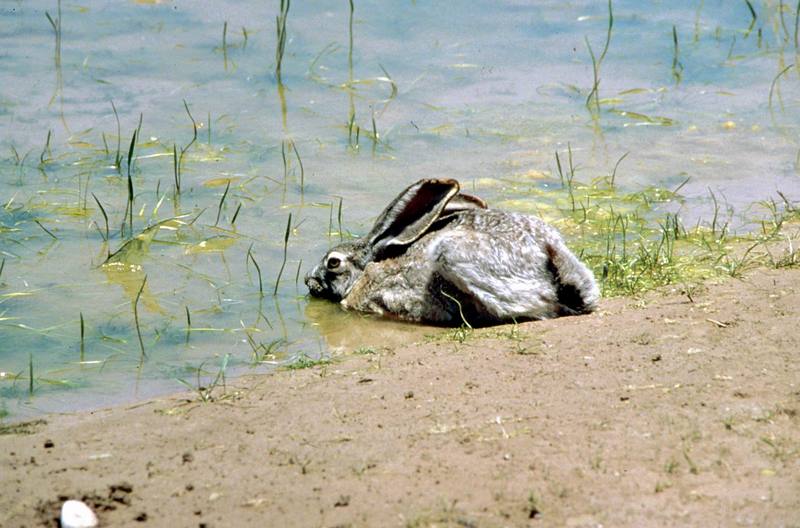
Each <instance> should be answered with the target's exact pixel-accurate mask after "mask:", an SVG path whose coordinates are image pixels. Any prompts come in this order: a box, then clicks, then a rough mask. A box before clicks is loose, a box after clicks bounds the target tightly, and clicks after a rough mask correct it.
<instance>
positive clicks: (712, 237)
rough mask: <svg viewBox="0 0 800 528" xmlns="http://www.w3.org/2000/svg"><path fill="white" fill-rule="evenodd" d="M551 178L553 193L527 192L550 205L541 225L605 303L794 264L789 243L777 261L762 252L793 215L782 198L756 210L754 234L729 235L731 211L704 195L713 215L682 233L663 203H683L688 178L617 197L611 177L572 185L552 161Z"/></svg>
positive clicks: (570, 173)
mask: <svg viewBox="0 0 800 528" xmlns="http://www.w3.org/2000/svg"><path fill="white" fill-rule="evenodd" d="M622 159H624V156H623V157H622V158H620V160H622ZM618 165H619V161H618V162H617V165H616V166H618ZM616 166H615V167H616ZM613 174H614V172H612V175H613ZM554 177H557V178H558V181H560V182H561V189H560V190H559V191H558V192H555V193H554V191H553V189H552V188H551V189H550V190H548V191H538V190H529V191H528V192H529V193H532V198H533V197H534V196H535V197H536V198H534V199H536V200H537V201H539V200H541V201H552V202H553V203H554V205H555V207H556V209H555V211H554V212H553V213H551V215H553V216H552V217H550V218H547V220H548V221H551V222H552V223H554V224H555V225H557V227H558V228H559V229H560V230H561V231H562V232H563V233H564V234H565V236H566V237H567V239H568V240H569V242H570V245H571V246H572V247H573V249H574V250H575V251H576V253H578V254H579V255H580V256H581V258H582V259H583V260H585V261H586V262H587V263H588V264H589V266H590V267H591V268H592V269H593V271H594V273H595V276H596V277H597V279H598V281H599V283H600V285H601V289H602V292H603V295H604V296H606V297H610V296H618V295H636V294H639V293H641V292H643V291H647V290H651V289H654V288H657V287H660V286H665V285H669V284H680V283H687V284H689V283H695V282H700V281H702V280H704V279H707V278H711V277H716V276H731V277H738V276H741V274H742V273H744V272H745V271H746V270H748V269H751V268H752V267H754V266H756V265H768V266H773V267H774V266H777V265H779V263H788V264H791V263H793V262H794V259H795V258H796V257H795V256H793V255H794V252H795V250H794V246H793V245H791V241H790V243H789V246H788V250H787V251H786V252H785V253H786V254H785V255H784V256H783V257H780V258H776V257H774V256H770V253H769V250H768V245H769V244H772V243H775V242H776V241H780V240H781V238H780V237H781V232H782V228H783V227H784V225H785V224H786V222H787V221H790V220H794V219H795V218H796V217H797V216H800V213H797V207H796V206H795V205H794V204H792V203H791V202H790V201H789V200H788V199H787V198H786V196H785V195H783V194H782V193H779V197H780V199H781V202H777V201H775V200H767V201H765V202H763V203H762V204H761V208H762V210H764V211H765V212H766V213H767V214H766V218H762V219H761V220H760V222H759V225H760V227H761V230H760V232H750V233H747V234H743V235H736V234H732V233H731V230H730V217H731V215H732V214H733V213H732V211H730V210H728V211H727V214H726V215H723V211H722V205H721V204H720V203H719V201H718V199H717V196H716V195H715V193H713V192H712V191H710V190H709V201H710V202H711V205H712V211H711V214H710V217H709V220H708V221H706V222H703V221H698V222H697V224H696V225H695V226H693V227H691V228H687V227H686V226H685V225H684V224H683V222H682V220H681V218H680V216H679V215H678V214H677V213H672V212H668V211H664V208H665V206H667V205H668V204H670V203H680V202H681V201H682V197H681V196H680V194H679V191H680V189H681V188H682V187H683V186H684V185H685V183H686V181H688V180H686V181H684V182H683V183H681V184H680V185H679V186H678V187H677V188H676V189H674V190H668V189H662V188H656V187H650V188H645V189H642V190H640V191H636V192H632V191H624V190H622V189H620V188H619V185H617V184H616V183H615V182H614V178H613V176H612V177H611V178H609V177H599V178H596V179H594V180H592V181H591V182H589V183H583V182H581V181H578V179H577V178H576V176H575V170H574V166H573V165H572V162H570V164H569V166H568V167H567V168H566V169H565V167H563V166H562V162H561V159H560V157H559V156H558V155H557V156H556V175H555V176H554ZM612 182H614V183H612ZM545 192H546V195H545Z"/></svg>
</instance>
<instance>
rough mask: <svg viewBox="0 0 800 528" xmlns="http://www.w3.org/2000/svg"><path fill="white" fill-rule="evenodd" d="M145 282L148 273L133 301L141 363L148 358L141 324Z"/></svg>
mask: <svg viewBox="0 0 800 528" xmlns="http://www.w3.org/2000/svg"><path fill="white" fill-rule="evenodd" d="M145 284H147V275H145V276H144V279H143V280H142V285H141V286H140V287H139V291H138V292H137V293H136V299H135V300H134V301H133V320H134V323H135V324H136V335H137V336H138V337H139V350H140V351H141V355H140V356H139V365H141V364H142V363H144V360H145V359H146V358H147V353H146V352H145V351H144V341H143V340H142V329H141V327H140V326H139V298H140V297H141V296H142V292H143V291H144V286H145Z"/></svg>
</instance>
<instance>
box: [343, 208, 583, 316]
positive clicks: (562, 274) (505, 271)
mask: <svg viewBox="0 0 800 528" xmlns="http://www.w3.org/2000/svg"><path fill="white" fill-rule="evenodd" d="M440 223H441V224H444V225H443V226H442V227H439V228H436V229H434V230H432V231H431V232H430V233H428V234H426V235H425V236H424V237H422V238H421V239H419V240H418V241H417V242H416V243H414V244H413V245H412V246H411V247H409V248H408V249H407V250H406V251H405V253H403V254H401V255H399V256H396V257H394V258H388V259H386V260H381V261H377V262H372V263H370V264H369V265H368V266H367V267H366V268H365V272H364V274H363V275H362V277H361V278H360V279H359V281H358V282H357V283H356V285H355V286H354V287H353V289H352V290H351V292H350V293H349V295H348V296H347V297H346V298H345V299H344V300H343V301H342V303H343V305H344V306H345V307H347V308H352V309H357V310H360V311H366V312H373V313H380V314H384V315H390V316H391V315H393V316H395V317H398V318H401V319H406V320H410V321H428V322H435V323H442V324H459V323H460V322H461V318H462V315H463V317H464V318H465V319H466V320H467V321H468V322H469V323H470V324H473V325H484V324H494V323H498V322H510V321H514V320H526V319H546V318H550V317H556V316H559V315H567V314H577V313H587V312H591V311H593V310H594V309H595V307H596V304H597V300H598V298H599V291H598V289H597V286H596V284H595V281H594V277H593V275H592V273H591V271H589V269H588V268H586V266H585V265H584V264H583V263H581V262H580V261H579V260H578V259H577V258H576V257H575V256H574V255H573V254H572V253H571V252H570V251H569V249H567V247H566V245H565V244H564V241H563V239H562V238H561V235H560V234H559V233H558V231H557V230H556V229H555V228H553V227H552V226H549V225H548V224H546V223H544V222H542V221H541V220H539V219H536V218H533V217H530V216H527V215H523V214H518V213H507V212H502V211H493V210H468V211H461V212H458V213H457V214H454V215H450V216H449V217H446V218H443V219H442V220H441V221H440Z"/></svg>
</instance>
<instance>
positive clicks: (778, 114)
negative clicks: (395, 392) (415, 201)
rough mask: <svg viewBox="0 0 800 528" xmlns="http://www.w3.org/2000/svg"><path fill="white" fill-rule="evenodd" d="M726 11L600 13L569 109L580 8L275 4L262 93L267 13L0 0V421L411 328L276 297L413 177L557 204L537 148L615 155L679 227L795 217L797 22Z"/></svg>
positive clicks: (296, 296)
mask: <svg viewBox="0 0 800 528" xmlns="http://www.w3.org/2000/svg"><path fill="white" fill-rule="evenodd" d="M752 6H753V8H754V13H755V18H754V17H753V14H751V12H750V10H749V8H748V5H747V3H746V2H729V1H724V0H718V1H702V0H701V1H673V2H661V1H653V2H647V3H642V2H634V1H616V2H614V3H613V26H612V31H611V39H610V41H609V45H608V49H607V53H606V54H605V56H604V57H603V60H602V61H601V62H600V63H599V67H598V79H599V84H598V91H597V94H598V97H597V99H596V100H590V101H589V103H588V104H587V97H589V95H590V92H591V90H592V86H593V84H594V75H593V67H592V59H591V55H590V51H589V47H588V46H587V43H588V45H590V46H591V51H592V53H594V55H595V58H596V60H597V59H599V57H600V55H601V53H602V51H603V48H604V44H605V42H606V38H607V34H608V27H609V24H608V22H609V12H608V4H607V3H605V2H599V1H595V2H588V1H572V2H563V1H537V2H524V1H505V2H503V1H486V2H483V1H478V2H475V1H470V2H455V3H453V2H422V1H420V2H362V1H360V0H355V1H354V8H355V9H354V12H353V13H352V16H351V11H350V4H349V3H348V2H344V1H339V2H328V1H318V2H294V3H293V4H291V9H290V11H289V13H288V18H287V40H286V44H285V55H284V58H283V61H282V75H281V81H282V83H281V84H279V83H278V81H277V79H276V75H275V65H276V55H275V42H276V31H275V27H276V16H277V15H278V11H279V2H278V1H275V2H266V3H265V2H245V1H235V2H234V1H229V2H223V1H214V2H199V1H191V2H190V1H185V2H184V1H176V2H155V1H136V2H122V1H120V2H113V3H112V2H86V3H72V2H63V3H61V4H60V5H59V4H58V3H57V2H55V1H52V2H39V1H18V2H17V1H6V2H3V3H2V5H0V131H1V133H0V158H2V159H1V160H0V197H1V198H2V208H0V254H1V255H0V258H2V259H4V262H5V264H4V267H3V270H2V274H1V275H0V376H1V377H0V400H1V401H2V403H0V412H2V413H8V414H10V415H11V416H13V417H21V416H28V415H34V414H38V413H41V412H44V411H52V410H70V409H76V408H86V407H95V406H102V405H107V404H110V403H115V402H125V401H132V400H135V399H137V398H141V397H145V396H148V395H152V394H157V393H163V392H167V391H171V390H175V389H179V388H182V385H181V383H180V382H179V381H178V380H179V379H180V380H184V381H186V382H187V383H190V384H195V385H196V384H197V383H198V382H197V379H198V378H197V374H198V373H197V371H198V369H201V374H202V376H201V381H202V380H205V379H208V377H209V376H213V375H214V374H216V372H217V371H218V370H219V368H220V366H221V365H222V364H223V362H224V361H225V360H224V358H225V356H226V354H229V356H228V359H227V369H228V374H229V375H231V374H235V373H239V372H246V371H249V370H250V369H254V370H256V371H263V370H268V369H270V368H274V364H279V363H285V362H291V361H292V360H293V359H294V358H297V357H299V356H302V355H307V356H309V357H311V358H318V357H321V356H327V355H329V354H331V353H338V352H348V351H352V350H355V349H358V348H363V347H378V346H382V345H384V344H391V343H392V342H403V341H406V340H409V339H416V338H419V336H420V335H422V334H424V333H426V332H427V333H429V332H431V331H432V330H430V329H428V330H425V329H418V328H416V327H410V326H408V325H393V324H388V323H381V322H375V321H371V320H364V319H362V318H361V317H359V316H355V315H350V314H342V313H340V312H339V311H338V309H337V308H336V307H332V306H329V305H327V304H325V303H318V302H313V303H309V302H308V301H307V300H306V298H305V287H304V286H303V285H302V280H300V281H299V282H298V281H297V280H296V277H297V274H298V273H300V275H301V276H302V273H303V272H304V271H305V270H306V269H307V268H308V267H310V265H311V264H312V263H313V262H314V261H316V259H317V258H319V256H321V254H322V252H324V250H325V249H326V248H327V247H329V245H331V244H334V243H336V242H338V241H339V240H340V238H341V237H344V236H349V235H350V234H351V233H352V234H360V233H363V232H365V231H366V230H367V229H368V228H369V223H370V221H371V220H372V219H373V218H374V217H375V215H376V214H377V213H378V212H379V211H380V209H381V208H382V207H383V205H384V204H385V203H386V202H387V201H388V200H389V199H390V198H391V197H392V196H393V195H394V194H395V193H396V192H398V190H399V189H401V188H403V187H404V186H405V185H406V184H408V183H409V182H411V181H414V180H416V179H418V178H420V177H424V176H446V177H457V178H460V179H461V180H462V182H463V184H464V186H465V187H467V188H469V189H473V190H474V192H476V193H478V194H480V195H481V196H483V197H484V198H486V199H488V200H489V201H490V203H492V204H500V205H502V206H506V207H509V208H518V209H523V210H537V205H539V204H538V202H535V201H534V200H543V199H544V200H547V196H548V195H547V193H545V194H544V196H545V198H542V196H543V195H542V194H537V195H536V197H535V198H534V197H533V196H529V195H526V194H524V193H522V194H521V193H520V189H524V188H526V187H530V188H533V187H535V188H536V189H538V190H542V189H544V190H546V189H549V188H556V187H557V186H558V177H557V176H556V175H555V170H556V164H555V156H554V154H555V152H559V153H560V154H561V155H562V158H563V159H566V158H565V157H566V155H567V150H568V148H569V149H570V150H571V151H572V154H573V157H574V161H575V167H576V177H577V178H580V179H585V180H591V179H593V178H596V177H599V176H605V175H608V174H610V173H611V172H612V170H613V168H614V166H615V164H616V163H617V161H618V160H619V159H620V158H621V157H622V156H623V155H624V154H625V153H629V154H628V155H627V156H626V157H625V158H624V160H623V161H622V162H620V164H619V166H618V171H617V173H616V181H617V183H618V185H619V186H621V187H623V188H625V189H627V190H629V191H635V190H637V189H642V188H645V187H648V186H657V187H664V188H669V189H674V188H676V187H678V186H679V185H681V184H682V182H685V181H686V180H687V178H688V182H686V183H685V185H683V187H682V188H681V195H682V196H683V199H682V200H680V201H679V202H672V203H667V204H663V205H660V206H659V207H663V208H665V209H669V210H672V211H678V212H679V213H680V214H681V215H682V216H683V217H684V218H685V219H687V221H688V222H694V221H696V220H697V219H700V218H704V217H707V216H708V215H709V214H710V213H711V211H712V204H711V200H710V194H709V192H710V191H711V192H713V193H714V194H715V196H716V197H717V198H718V199H719V200H720V201H722V202H723V203H724V204H725V206H726V209H729V210H730V211H731V214H732V218H731V221H732V225H736V226H739V227H740V228H747V225H748V218H749V216H748V215H749V213H750V212H751V211H752V207H751V206H752V204H753V203H754V202H757V201H759V200H765V199H768V198H771V197H775V196H776V193H777V191H781V192H783V193H784V195H785V196H788V197H789V198H790V199H792V200H797V199H800V184H798V178H799V177H800V175H799V174H798V148H799V147H800V145H798V143H799V141H798V137H800V136H799V135H798V125H799V124H800V119H798V118H799V117H800V111H798V110H799V109H800V83H798V79H799V77H798V71H797V68H795V67H793V66H791V65H793V64H794V63H795V61H796V59H797V46H796V38H797V37H796V25H797V20H796V16H797V15H796V12H795V11H793V6H790V5H788V3H778V2H772V1H764V2H756V1H753V2H752ZM781 10H782V13H781ZM59 13H60V15H59ZM351 28H352V31H351ZM59 30H60V31H59ZM57 32H59V33H60V53H59V52H58V40H57V38H56V33H57ZM351 42H352V45H351ZM676 42H677V47H676ZM787 68H788V70H787ZM281 85H282V88H281ZM112 102H113V107H112ZM595 103H596V104H595ZM114 109H116V112H117V116H115V113H114ZM187 110H188V112H187ZM189 114H191V116H190V115H189ZM117 117H118V119H119V133H118V125H117ZM140 120H141V126H140V127H139V122H140ZM192 120H194V122H195V124H196V127H197V137H196V141H194V142H193V143H192V138H193V136H194V131H193V124H192ZM137 129H138V133H137V138H136V141H135V142H134V149H133V153H132V156H131V165H130V174H131V180H130V181H131V183H132V186H133V190H134V202H133V214H132V215H131V216H132V218H130V217H128V220H127V225H126V227H125V228H124V230H123V229H122V228H121V226H122V225H123V223H125V221H124V216H125V211H126V206H127V198H128V163H127V161H128V153H129V149H130V145H131V138H132V135H133V133H134V131H135V130H137ZM376 136H377V137H376ZM48 137H49V139H48ZM173 148H174V149H175V151H176V152H177V153H178V156H180V153H181V151H182V150H184V149H185V152H184V155H183V158H182V161H181V168H182V170H181V173H182V174H181V192H180V194H176V193H175V175H174V159H173ZM118 152H119V154H118ZM117 158H119V159H120V161H121V163H120V168H119V169H118V168H117V167H116V160H117ZM226 187H227V192H226ZM223 196H224V200H223ZM95 197H96V199H95ZM97 202H99V203H100V204H102V206H103V209H104V210H105V212H106V213H107V215H108V218H109V234H110V236H109V240H108V241H107V242H106V241H105V240H104V239H105V236H106V235H105V229H106V228H105V221H104V219H103V214H102V211H101V208H100V207H99V206H98V203H97ZM220 204H221V205H220ZM340 204H341V207H340ZM340 211H341V214H340ZM290 214H291V226H290V230H289V238H288V244H287V246H286V264H285V267H284V270H283V273H282V278H281V281H280V283H279V284H278V286H277V293H276V294H274V291H275V287H276V281H277V276H278V272H279V269H280V268H281V264H282V262H283V255H284V235H285V233H286V226H287V221H288V220H289V215H290ZM234 217H235V222H234ZM170 219H171V220H170ZM164 221H166V223H164V224H160V226H159V227H155V228H150V229H148V226H154V225H156V224H158V223H159V222H164ZM131 226H132V231H131V230H130V227H131ZM121 231H122V232H121ZM131 233H133V234H134V235H138V238H136V239H134V242H131V243H128V244H127V245H125V243H126V240H128V239H129V238H130V236H131ZM121 248H122V251H121V252H119V253H117V254H116V257H114V258H112V260H113V261H115V263H114V265H103V263H104V262H105V261H106V259H107V257H108V255H109V253H114V252H117V251H118V250H120V249H121ZM254 261H255V263H256V264H257V265H258V269H260V273H261V285H262V286H261V292H260V290H259V272H258V269H257V268H256V265H255V264H254ZM145 277H147V280H146V283H144V281H145ZM143 283H144V287H143V288H142V286H143ZM134 306H135V307H136V312H137V313H134V309H133V308H134ZM187 312H188V318H189V319H190V324H189V319H187ZM137 317H138V319H139V329H140V332H141V337H142V340H141V344H140V341H139V336H138V333H137V331H136V324H135V320H136V318H137ZM81 318H82V319H83V332H84V337H83V345H81V343H82V341H81ZM142 349H144V354H143V353H142ZM254 350H255V352H254ZM31 366H32V368H33V381H34V383H33V392H32V393H31V392H30V383H29V381H30V370H31Z"/></svg>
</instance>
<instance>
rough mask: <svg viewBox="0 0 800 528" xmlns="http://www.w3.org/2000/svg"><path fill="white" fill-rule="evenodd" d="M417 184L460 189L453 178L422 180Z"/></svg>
mask: <svg viewBox="0 0 800 528" xmlns="http://www.w3.org/2000/svg"><path fill="white" fill-rule="evenodd" d="M417 183H419V184H429V185H445V186H448V187H452V186H455V187H457V188H458V187H460V186H459V184H458V180H455V179H453V178H423V179H421V180H420V181H419V182H417Z"/></svg>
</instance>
